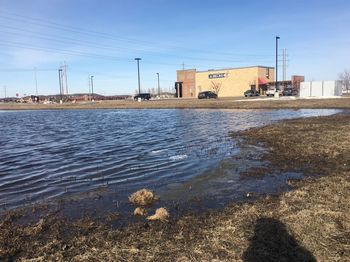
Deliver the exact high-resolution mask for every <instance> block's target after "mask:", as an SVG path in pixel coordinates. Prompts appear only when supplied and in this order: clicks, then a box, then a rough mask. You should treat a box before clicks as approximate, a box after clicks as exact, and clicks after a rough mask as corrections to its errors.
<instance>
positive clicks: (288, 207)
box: [0, 114, 350, 261]
mask: <svg viewBox="0 0 350 262" xmlns="http://www.w3.org/2000/svg"><path fill="white" fill-rule="evenodd" d="M232 135H233V136H235V137H237V136H238V137H239V138H240V139H241V143H252V144H256V143H263V144H264V145H265V147H266V148H267V149H268V151H267V153H266V154H265V155H264V158H265V159H266V160H268V161H270V166H269V168H270V169H274V170H279V171H280V172H283V171H302V172H304V173H305V174H307V175H309V176H310V178H308V179H305V180H302V181H289V182H288V184H289V186H290V187H291V189H292V190H291V191H289V192H285V193H281V194H279V195H270V196H267V197H264V198H260V199H258V200H257V201H254V202H251V203H239V204H238V203H232V204H231V205H229V206H227V207H226V208H225V209H224V210H222V211H211V212H207V213H204V214H199V215H198V214H187V215H184V216H183V217H181V218H179V219H177V220H172V219H170V220H169V221H168V222H142V223H137V224H133V225H130V226H128V227H124V228H119V229H112V228H111V226H110V224H109V223H104V224H98V223H96V222H94V221H92V220H90V219H89V218H84V219H82V220H79V221H76V222H69V221H67V220H66V219H65V218H64V217H62V215H61V214H60V212H59V211H58V212H57V213H53V214H48V215H47V216H45V217H42V218H41V219H38V221H36V222H35V223H32V224H30V225H21V224H19V223H18V221H19V220H20V216H21V214H20V212H11V213H9V214H8V215H7V217H6V219H4V220H2V221H0V232H1V234H0V261H12V260H22V261H23V260H30V261H52V260H56V261H350V168H349V166H350V115H349V114H343V115H336V116H327V117H317V118H307V119H299V120H288V121H283V122H280V123H276V124H273V125H270V126H267V127H263V128H255V129H251V130H248V131H245V132H241V133H235V134H232ZM252 173H253V175H254V174H255V173H256V170H252ZM258 173H259V172H258ZM246 175H249V172H248V173H247V174H246ZM113 219H118V218H117V217H116V218H114V217H111V220H113Z"/></svg>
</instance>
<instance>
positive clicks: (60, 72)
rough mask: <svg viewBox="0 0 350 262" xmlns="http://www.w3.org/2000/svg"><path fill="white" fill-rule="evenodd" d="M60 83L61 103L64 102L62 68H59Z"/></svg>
mask: <svg viewBox="0 0 350 262" xmlns="http://www.w3.org/2000/svg"><path fill="white" fill-rule="evenodd" d="M58 83H59V85H60V104H62V103H63V98H62V69H58Z"/></svg>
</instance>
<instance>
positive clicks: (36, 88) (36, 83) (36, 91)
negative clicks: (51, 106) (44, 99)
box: [34, 67, 38, 96]
mask: <svg viewBox="0 0 350 262" xmlns="http://www.w3.org/2000/svg"><path fill="white" fill-rule="evenodd" d="M34 80H35V95H36V96H38V79H37V77H36V67H34Z"/></svg>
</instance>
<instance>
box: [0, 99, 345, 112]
mask: <svg viewBox="0 0 350 262" xmlns="http://www.w3.org/2000/svg"><path fill="white" fill-rule="evenodd" d="M84 109H350V97H340V98H323V99H316V98H314V99H300V98H295V99H289V98H280V99H271V98H259V99H250V98H244V99H242V97H237V98H222V99H209V100H199V99H164V100H151V101H142V102H136V101H132V100H116V101H97V102H93V103H92V102H84V103H82V102H79V103H65V104H62V105H61V104H48V105H44V104H18V103H0V110H84Z"/></svg>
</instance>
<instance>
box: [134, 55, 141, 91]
mask: <svg viewBox="0 0 350 262" xmlns="http://www.w3.org/2000/svg"><path fill="white" fill-rule="evenodd" d="M135 60H136V61H137V78H138V83H139V94H140V93H141V84H140V60H141V58H139V57H137V58H135Z"/></svg>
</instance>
